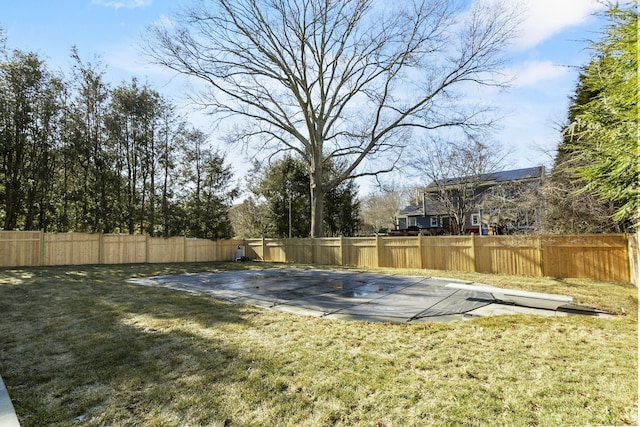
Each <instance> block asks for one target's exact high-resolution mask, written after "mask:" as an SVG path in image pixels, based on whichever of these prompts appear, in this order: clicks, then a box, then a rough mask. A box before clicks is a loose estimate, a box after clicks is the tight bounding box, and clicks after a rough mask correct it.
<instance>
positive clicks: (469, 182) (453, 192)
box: [397, 166, 545, 235]
mask: <svg viewBox="0 0 640 427" xmlns="http://www.w3.org/2000/svg"><path fill="white" fill-rule="evenodd" d="M544 176H545V172H544V167H543V166H538V167H532V168H525V169H515V170H508V171H502V172H493V173H486V174H481V175H477V176H469V177H459V178H446V179H443V180H439V181H434V182H432V183H430V184H429V185H428V186H427V187H425V188H424V190H423V193H422V203H421V204H415V205H410V206H407V207H406V208H404V209H402V210H401V211H400V212H399V213H398V216H397V229H398V231H399V232H400V233H401V234H402V233H403V231H404V230H414V231H415V230H416V229H419V230H420V233H421V234H426V235H440V234H458V233H457V230H458V229H457V224H458V223H461V222H462V221H464V228H463V231H464V233H467V234H469V233H476V234H506V233H512V232H516V231H528V230H532V229H535V227H536V223H539V218H540V214H541V198H540V196H539V194H538V191H537V190H538V189H539V188H540V185H541V183H542V180H543V179H544ZM416 234H417V233H416Z"/></svg>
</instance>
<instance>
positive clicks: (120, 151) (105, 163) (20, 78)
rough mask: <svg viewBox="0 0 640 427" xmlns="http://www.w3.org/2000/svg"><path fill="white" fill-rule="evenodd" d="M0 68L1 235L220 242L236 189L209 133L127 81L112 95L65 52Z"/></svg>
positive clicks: (94, 70) (22, 58)
mask: <svg viewBox="0 0 640 427" xmlns="http://www.w3.org/2000/svg"><path fill="white" fill-rule="evenodd" d="M71 56H72V59H73V66H72V69H71V72H70V75H69V76H67V77H65V76H62V75H59V74H56V73H53V72H51V71H50V70H49V69H48V67H47V66H46V64H45V62H44V61H43V60H42V59H41V58H40V57H39V56H38V55H37V54H35V53H25V52H21V51H13V52H11V53H4V55H3V58H2V60H1V62H0V227H1V228H2V229H5V230H14V229H20V230H34V229H42V230H45V231H69V230H73V231H85V232H98V231H102V232H105V233H118V232H122V233H131V234H133V233H147V234H149V235H152V236H167V237H168V236H173V235H179V234H182V235H187V236H193V237H202V238H226V237H231V236H232V234H233V231H232V228H231V223H230V221H229V216H228V210H229V207H230V205H231V203H232V200H233V199H234V198H235V197H236V196H237V194H238V189H237V188H235V187H234V185H233V183H232V172H231V170H230V168H229V166H227V165H226V164H225V161H224V157H223V156H222V155H221V154H219V153H218V152H216V151H214V150H212V149H211V147H210V144H209V142H208V136H207V135H206V134H205V133H203V132H202V131H201V130H198V129H196V128H194V127H193V126H192V125H190V124H189V123H187V122H186V121H185V120H184V119H183V118H182V117H180V116H179V115H178V113H177V112H176V108H175V106H174V105H172V103H171V102H170V101H168V100H167V99H165V98H164V97H162V96H161V95H160V94H159V93H158V92H157V91H155V90H154V89H152V88H151V87H149V86H148V85H147V84H141V83H140V82H138V81H137V80H136V79H135V78H134V79H132V80H131V81H130V82H128V83H125V82H123V83H121V84H120V85H119V86H117V87H114V88H112V87H110V85H109V84H108V83H106V82H105V80H104V69H103V68H102V67H101V65H100V64H92V63H89V62H85V61H83V60H82V59H81V58H80V56H79V55H78V52H77V51H76V50H75V49H72V55H71Z"/></svg>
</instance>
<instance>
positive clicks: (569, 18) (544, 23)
mask: <svg viewBox="0 0 640 427" xmlns="http://www.w3.org/2000/svg"><path fill="white" fill-rule="evenodd" d="M523 8H524V22H523V23H522V25H521V26H520V37H519V38H518V40H517V41H516V42H515V45H516V47H517V48H520V49H529V48H532V47H534V46H536V45H538V44H539V43H542V42H544V41H545V40H548V39H549V38H551V37H553V36H554V35H556V34H558V33H560V32H561V31H563V30H565V29H568V28H571V27H575V26H579V25H581V24H583V23H585V22H587V21H588V20H589V19H590V17H591V16H592V14H593V13H594V12H596V11H598V10H600V9H603V8H604V5H603V4H602V3H600V2H599V1H598V0H524V1H523Z"/></svg>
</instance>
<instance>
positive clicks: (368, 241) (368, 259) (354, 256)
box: [342, 237, 378, 267]
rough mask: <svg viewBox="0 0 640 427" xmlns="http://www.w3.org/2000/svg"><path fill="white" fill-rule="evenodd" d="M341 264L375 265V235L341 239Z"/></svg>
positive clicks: (376, 253)
mask: <svg viewBox="0 0 640 427" xmlns="http://www.w3.org/2000/svg"><path fill="white" fill-rule="evenodd" d="M342 264H343V265H352V266H356V267H377V266H378V249H377V244H376V238H375V237H348V238H345V239H343V241H342Z"/></svg>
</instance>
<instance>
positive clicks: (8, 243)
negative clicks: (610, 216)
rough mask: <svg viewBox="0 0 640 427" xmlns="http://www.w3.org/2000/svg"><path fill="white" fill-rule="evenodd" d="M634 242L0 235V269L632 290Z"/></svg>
mask: <svg viewBox="0 0 640 427" xmlns="http://www.w3.org/2000/svg"><path fill="white" fill-rule="evenodd" d="M639 235H640V234H634V235H623V234H607V235H601V234H598V235H570V236H556V235H553V236H551V235H548V236H473V235H472V236H443V237H425V236H416V237H388V236H373V237H352V238H342V237H338V238H322V239H247V240H218V241H212V240H206V239H187V238H184V237H172V238H168V239H165V238H157V237H149V236H144V235H121V234H101V233H94V234H90V233H43V232H38V231H0V267H18V266H40V265H42V266H45V265H47V266H50V265H80V264H130V263H145V262H148V263H165V262H204V261H229V260H231V259H233V258H234V256H235V253H236V249H237V248H238V246H239V245H244V246H245V250H246V255H247V256H248V257H249V258H252V259H259V260H264V261H276V262H297V263H305V264H318V265H349V266H359V267H389V268H416V269H431V270H454V271H467V272H480V273H497V274H509V275H525V276H551V277H576V278H591V279H597V280H608V281H620V282H632V283H634V284H636V285H637V284H638V280H639V278H638V240H639Z"/></svg>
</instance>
